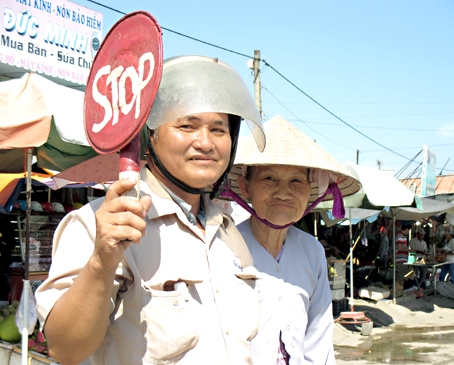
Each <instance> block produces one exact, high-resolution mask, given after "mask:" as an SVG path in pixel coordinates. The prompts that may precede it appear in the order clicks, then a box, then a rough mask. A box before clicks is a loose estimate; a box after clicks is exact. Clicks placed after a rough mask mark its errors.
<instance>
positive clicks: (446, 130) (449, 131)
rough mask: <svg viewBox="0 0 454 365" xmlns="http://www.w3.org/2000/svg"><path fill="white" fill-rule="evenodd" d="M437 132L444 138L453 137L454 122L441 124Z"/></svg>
mask: <svg viewBox="0 0 454 365" xmlns="http://www.w3.org/2000/svg"><path fill="white" fill-rule="evenodd" d="M437 133H438V134H439V135H440V136H442V137H446V138H450V137H454V122H452V123H446V124H444V125H442V126H441V127H440V128H439V129H438V132H437Z"/></svg>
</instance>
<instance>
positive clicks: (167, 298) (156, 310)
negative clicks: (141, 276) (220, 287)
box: [141, 283, 199, 364]
mask: <svg viewBox="0 0 454 365" xmlns="http://www.w3.org/2000/svg"><path fill="white" fill-rule="evenodd" d="M142 288H143V299H144V305H143V309H142V314H141V318H142V324H141V326H142V330H143V332H144V348H145V349H146V351H145V357H144V360H145V361H146V362H149V363H151V364H173V363H176V362H177V361H178V360H180V359H181V358H182V357H183V356H184V355H185V353H186V352H187V351H189V350H191V349H193V348H194V347H195V346H196V344H197V342H198V340H199V329H198V326H197V320H196V313H197V308H196V305H195V303H194V299H193V298H192V297H191V295H190V294H189V292H188V291H187V290H175V291H163V290H154V289H151V288H149V287H147V285H146V284H144V283H142Z"/></svg>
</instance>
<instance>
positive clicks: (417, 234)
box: [416, 233, 424, 241]
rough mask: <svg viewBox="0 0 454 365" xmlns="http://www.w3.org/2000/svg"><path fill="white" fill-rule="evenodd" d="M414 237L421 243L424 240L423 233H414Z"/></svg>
mask: <svg viewBox="0 0 454 365" xmlns="http://www.w3.org/2000/svg"><path fill="white" fill-rule="evenodd" d="M416 237H418V239H419V240H420V241H422V240H423V239H424V233H416Z"/></svg>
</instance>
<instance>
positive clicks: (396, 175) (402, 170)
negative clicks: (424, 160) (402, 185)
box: [394, 150, 422, 178]
mask: <svg viewBox="0 0 454 365" xmlns="http://www.w3.org/2000/svg"><path fill="white" fill-rule="evenodd" d="M421 153H422V150H421V151H419V152H418V153H417V154H416V155H415V157H413V158H412V159H411V160H410V161H409V162H407V163H406V164H405V165H404V167H402V168H401V169H400V170H399V171H397V172H396V173H395V174H394V176H395V177H396V178H398V177H399V175H400V174H401V173H402V172H404V171H405V169H406V168H407V167H408V166H409V165H410V163H411V162H413V161H414V160H415V158H416V157H418V156H419V155H420V154H421Z"/></svg>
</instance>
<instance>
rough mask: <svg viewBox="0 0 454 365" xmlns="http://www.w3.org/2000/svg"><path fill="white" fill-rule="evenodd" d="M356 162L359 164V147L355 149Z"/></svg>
mask: <svg viewBox="0 0 454 365" xmlns="http://www.w3.org/2000/svg"><path fill="white" fill-rule="evenodd" d="M356 164H357V165H358V164H359V148H358V149H357V150H356Z"/></svg>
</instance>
